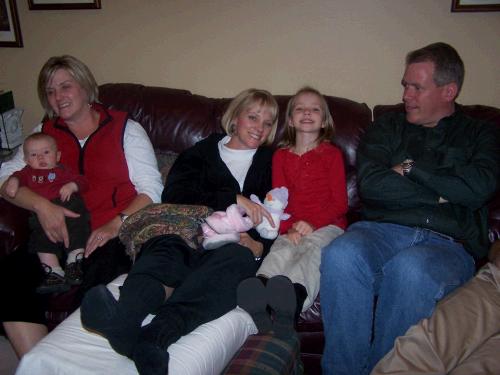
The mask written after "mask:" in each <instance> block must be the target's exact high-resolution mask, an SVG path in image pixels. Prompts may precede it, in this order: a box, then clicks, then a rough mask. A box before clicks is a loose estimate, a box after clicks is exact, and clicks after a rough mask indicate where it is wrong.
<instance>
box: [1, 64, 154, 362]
mask: <svg viewBox="0 0 500 375" xmlns="http://www.w3.org/2000/svg"><path fill="white" fill-rule="evenodd" d="M38 96H39V98H40V102H41V104H42V106H43V108H44V109H45V112H46V114H47V119H46V120H44V121H43V123H42V124H40V125H38V126H37V127H35V129H34V131H42V132H44V133H46V134H49V135H51V136H52V137H54V138H55V139H56V141H57V144H58V147H59V150H60V151H61V163H62V164H64V165H66V166H67V167H68V168H70V169H71V170H73V171H74V172H75V173H79V174H82V175H83V176H85V177H86V178H87V180H88V182H89V189H88V190H87V191H86V192H85V193H83V194H82V196H83V199H84V202H85V205H86V207H87V209H88V210H89V213H90V222H91V234H90V237H89V239H88V242H87V245H86V248H85V251H84V256H85V258H84V260H83V265H82V266H83V269H84V280H83V284H82V287H81V288H82V289H81V290H82V291H83V292H84V291H86V290H87V289H89V288H90V287H92V286H94V285H96V284H100V283H107V282H109V281H111V280H113V279H114V278H115V277H116V276H118V275H119V274H122V273H125V272H127V271H128V270H129V268H130V261H129V259H128V257H127V256H126V254H125V252H124V247H123V245H122V244H121V243H120V241H119V240H118V237H117V235H118V231H119V229H120V226H121V225H122V222H123V220H124V218H125V217H126V216H128V215H130V214H132V213H133V212H135V211H137V210H139V209H141V208H143V207H145V206H146V205H148V204H150V203H153V202H159V201H160V195H161V192H162V189H163V185H162V182H161V177H160V173H159V171H158V167H157V163H156V159H155V156H154V152H153V147H152V145H151V142H150V140H149V138H148V136H147V134H146V132H145V130H144V129H143V128H142V127H141V125H140V124H138V123H137V122H135V121H132V120H130V119H128V116H127V114H126V113H124V112H120V111H115V110H111V109H107V108H105V107H104V106H103V105H101V104H99V103H98V86H97V83H96V81H95V79H94V76H93V75H92V73H91V72H90V70H89V68H88V67H87V66H86V65H85V64H84V63H82V62H81V61H79V60H78V59H76V58H74V57H72V56H68V55H65V56H56V57H52V58H50V59H49V60H48V61H47V62H46V63H45V65H44V66H43V67H42V69H41V71H40V74H39V77H38ZM24 165H25V163H24V161H23V152H22V148H21V147H20V148H19V150H18V151H17V153H16V155H15V156H14V158H13V159H12V160H11V161H9V162H7V163H4V164H3V165H2V167H1V169H0V183H1V184H2V188H1V189H0V193H1V194H2V196H3V197H4V198H5V199H8V200H9V201H10V202H12V203H13V204H15V205H17V206H20V207H23V208H26V209H28V210H30V211H32V212H34V213H35V214H36V216H37V218H38V220H39V222H40V224H41V226H42V228H43V230H44V231H45V233H46V235H47V237H48V238H49V239H50V240H51V241H53V242H62V243H64V244H65V245H66V246H67V245H68V243H69V238H68V230H67V227H66V224H65V218H66V217H75V216H76V215H77V214H76V213H74V212H72V211H70V210H68V209H65V208H63V207H61V206H57V205H55V204H53V203H52V202H50V201H49V200H47V199H45V198H43V197H41V196H39V195H38V194H36V193H34V192H33V191H31V190H29V189H28V188H26V187H22V188H20V189H19V191H18V193H17V194H16V197H15V198H14V199H12V198H9V197H8V196H7V194H6V192H5V190H4V186H3V183H4V181H5V179H6V177H7V176H9V175H10V174H12V173H13V172H15V171H17V170H20V169H21V168H22V167H24ZM32 256H34V257H35V258H33V257H32ZM49 266H50V264H49ZM40 274H41V272H40V263H39V261H38V258H36V255H35V254H28V253H27V252H25V251H21V250H18V251H15V252H14V253H12V254H10V255H9V256H7V257H5V258H4V259H2V261H1V264H0V278H1V279H0V298H1V299H2V301H3V302H2V305H3V306H2V309H1V311H0V319H1V321H2V323H3V326H4V329H5V331H6V333H7V336H8V337H9V339H10V341H11V344H12V345H13V347H14V350H15V351H16V353H17V354H18V356H19V357H21V356H22V355H23V354H25V353H26V352H27V351H29V350H30V349H31V347H33V346H34V345H35V344H36V343H37V342H38V341H39V340H40V339H41V338H42V337H43V336H45V335H46V334H47V328H46V326H45V316H44V305H45V300H44V298H43V296H39V295H37V294H36V293H35V288H36V285H37V284H39V282H40V276H42V275H40ZM21 281H22V282H21Z"/></svg>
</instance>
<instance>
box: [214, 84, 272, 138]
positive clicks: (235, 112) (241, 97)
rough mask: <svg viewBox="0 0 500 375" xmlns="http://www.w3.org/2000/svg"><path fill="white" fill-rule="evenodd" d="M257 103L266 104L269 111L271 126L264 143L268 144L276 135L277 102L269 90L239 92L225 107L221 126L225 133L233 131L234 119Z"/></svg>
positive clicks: (228, 133) (229, 133)
mask: <svg viewBox="0 0 500 375" xmlns="http://www.w3.org/2000/svg"><path fill="white" fill-rule="evenodd" d="M256 103H257V104H259V105H261V106H266V107H268V108H269V110H270V111H271V117H272V122H273V124H272V128H271V132H270V133H269V136H268V137H267V139H266V145H270V144H271V143H273V141H274V136H275V135H276V128H277V126H278V103H277V102H276V99H274V97H273V96H272V95H271V93H270V92H269V91H266V90H259V89H248V90H245V91H242V92H240V93H239V94H238V95H237V96H236V97H235V98H234V99H233V100H231V103H229V106H228V107H227V109H226V112H224V115H223V116H222V128H223V129H224V130H225V132H226V134H227V135H231V134H232V133H233V129H232V128H233V127H234V120H235V119H236V118H237V117H238V116H239V115H240V114H241V113H242V112H243V111H244V110H245V109H247V108H248V107H250V106H252V105H254V104H256Z"/></svg>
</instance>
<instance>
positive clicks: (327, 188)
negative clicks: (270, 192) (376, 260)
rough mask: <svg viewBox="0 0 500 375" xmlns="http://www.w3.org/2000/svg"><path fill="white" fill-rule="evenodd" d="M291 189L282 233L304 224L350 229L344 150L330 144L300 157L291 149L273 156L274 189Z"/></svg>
mask: <svg viewBox="0 0 500 375" xmlns="http://www.w3.org/2000/svg"><path fill="white" fill-rule="evenodd" d="M280 186H286V187H287V188H288V192H289V197H288V206H287V207H286V209H285V212H286V213H289V214H290V215H291V217H290V219H288V220H285V221H282V222H281V226H280V233H281V234H284V233H287V232H288V230H289V229H290V228H291V226H292V224H293V223H295V222H297V221H299V220H304V221H307V222H308V223H309V224H311V225H312V226H313V227H314V228H315V229H319V228H321V227H324V226H326V225H329V224H333V225H336V226H338V227H340V228H342V229H345V228H346V226H347V219H346V217H345V214H346V212H347V189H346V180H345V172H344V161H343V157H342V153H341V152H340V150H339V149H338V148H337V147H335V146H334V145H332V144H330V143H329V142H323V143H321V144H320V145H319V146H318V147H316V148H314V149H312V150H310V151H308V152H306V153H305V154H303V155H301V156H299V155H297V154H294V153H293V152H291V151H290V150H289V149H288V148H283V149H278V150H276V152H275V153H274V155H273V187H280Z"/></svg>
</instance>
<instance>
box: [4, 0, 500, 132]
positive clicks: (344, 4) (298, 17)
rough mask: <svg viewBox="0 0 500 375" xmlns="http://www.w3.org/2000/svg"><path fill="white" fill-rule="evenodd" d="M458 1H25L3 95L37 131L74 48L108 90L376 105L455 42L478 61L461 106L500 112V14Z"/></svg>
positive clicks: (470, 66) (469, 65)
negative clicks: (44, 103) (52, 80)
mask: <svg viewBox="0 0 500 375" xmlns="http://www.w3.org/2000/svg"><path fill="white" fill-rule="evenodd" d="M451 1H452V0H418V1H415V0H303V1H300V0H102V9H99V10H69V11H63V10H60V11H30V10H29V9H28V5H27V3H28V2H27V1H26V0H20V1H17V6H18V12H19V18H20V23H21V30H22V36H23V41H24V48H0V89H4V90H5V89H10V90H13V92H14V97H15V101H16V104H17V106H19V107H23V108H24V109H25V110H26V112H25V115H24V117H23V119H24V126H25V130H29V129H31V127H32V126H33V125H34V123H35V122H36V121H37V120H39V119H40V118H41V116H42V109H41V106H40V104H39V102H38V98H37V96H36V79H37V75H38V72H39V70H40V68H41V66H42V64H43V63H44V62H45V61H46V60H47V58H49V57H50V56H52V55H58V54H65V53H69V54H73V55H75V56H76V57H78V58H80V59H81V60H83V61H84V62H86V63H87V64H88V65H89V67H90V68H91V69H92V71H93V72H94V74H95V76H96V79H97V80H98V82H99V83H105V82H136V83H143V84H147V85H156V86H167V87H174V88H184V89H188V90H191V91H192V92H194V93H197V94H202V95H208V96H226V97H229V96H233V95H234V94H236V93H237V92H239V91H240V90H242V89H244V88H247V87H250V86H253V87H261V88H266V89H268V90H270V91H272V92H273V93H275V94H291V93H293V92H294V91H295V90H296V89H298V88H299V87H300V86H302V85H304V84H309V85H313V86H315V87H317V88H318V89H319V90H321V91H322V92H324V93H325V94H329V95H337V96H342V97H347V98H350V99H353V100H357V101H361V102H366V103H367V104H368V105H369V106H370V107H373V106H374V105H375V104H379V103H383V104H388V103H395V102H398V101H400V96H401V87H400V80H401V75H402V72H403V59H404V56H405V54H406V53H407V52H408V51H409V50H412V49H415V48H419V47H422V46H424V45H426V44H429V43H432V42H435V41H444V42H447V43H450V44H452V45H453V46H455V48H457V50H458V51H459V53H460V54H461V55H462V58H463V59H464V62H465V64H466V69H467V73H466V80H465V85H464V87H463V91H462V94H461V96H460V98H459V102H461V103H464V104H478V103H479V104H486V105H492V106H496V107H500V73H499V71H500V69H499V68H500V12H490V13H484V12H483V13H451V12H450V7H451Z"/></svg>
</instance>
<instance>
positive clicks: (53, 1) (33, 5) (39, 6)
mask: <svg viewBox="0 0 500 375" xmlns="http://www.w3.org/2000/svg"><path fill="white" fill-rule="evenodd" d="M28 6H29V8H30V10H56V9H101V0H28Z"/></svg>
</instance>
